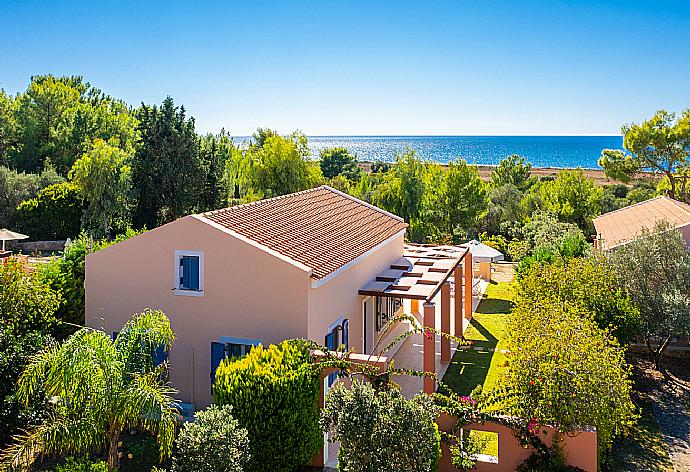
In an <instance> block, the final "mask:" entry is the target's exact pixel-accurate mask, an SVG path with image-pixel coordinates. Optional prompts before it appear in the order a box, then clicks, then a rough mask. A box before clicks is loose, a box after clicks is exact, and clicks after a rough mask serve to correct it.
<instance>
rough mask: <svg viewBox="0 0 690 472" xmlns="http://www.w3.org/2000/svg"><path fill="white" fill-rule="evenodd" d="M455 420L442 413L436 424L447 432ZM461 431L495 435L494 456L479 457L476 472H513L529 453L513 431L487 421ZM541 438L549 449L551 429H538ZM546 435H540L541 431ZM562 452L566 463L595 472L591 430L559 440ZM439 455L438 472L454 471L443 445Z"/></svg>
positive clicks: (593, 432) (594, 436) (595, 452)
mask: <svg viewBox="0 0 690 472" xmlns="http://www.w3.org/2000/svg"><path fill="white" fill-rule="evenodd" d="M456 421H457V418H453V417H450V416H448V415H445V414H442V415H441V416H440V417H439V418H438V420H437V421H436V422H437V423H438V425H439V429H440V430H441V431H446V432H448V431H451V429H452V428H453V425H455V423H456ZM464 429H465V430H475V431H488V432H492V433H496V434H498V457H497V460H496V458H494V457H492V456H486V457H482V462H477V465H476V467H475V469H473V470H476V471H478V472H510V471H514V470H515V469H516V468H517V466H518V465H520V464H521V463H522V462H524V460H525V459H527V458H528V457H529V456H530V455H531V454H532V452H533V451H532V450H530V449H525V448H523V447H522V446H520V443H519V442H518V440H517V438H516V437H515V436H514V435H513V431H512V430H511V429H510V428H508V427H506V426H504V425H502V424H498V423H493V422H489V421H487V422H486V423H482V424H470V425H468V426H466V427H465V428H464ZM541 430H542V433H540V434H541V439H542V441H543V442H544V443H545V444H546V445H548V446H550V445H551V439H552V438H553V433H554V432H555V430H554V429H553V428H550V427H542V428H541ZM544 430H546V431H547V434H546V435H544V434H543V431H544ZM563 445H564V451H565V454H566V457H567V460H568V463H569V464H570V465H572V466H575V467H579V468H581V469H583V470H585V471H587V472H596V471H597V433H596V431H594V430H589V431H581V432H579V433H577V434H576V435H573V436H569V435H566V436H565V437H564V439H563ZM442 450H443V453H442V456H441V462H440V472H457V470H458V469H456V468H455V467H453V465H452V464H451V462H450V452H449V451H448V447H447V446H446V445H442Z"/></svg>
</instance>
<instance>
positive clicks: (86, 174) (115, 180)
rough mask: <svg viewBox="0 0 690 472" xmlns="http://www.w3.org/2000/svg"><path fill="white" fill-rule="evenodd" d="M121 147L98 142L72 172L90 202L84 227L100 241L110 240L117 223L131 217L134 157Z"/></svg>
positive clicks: (78, 186)
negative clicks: (129, 212) (131, 165)
mask: <svg viewBox="0 0 690 472" xmlns="http://www.w3.org/2000/svg"><path fill="white" fill-rule="evenodd" d="M117 144H118V143H117V142H116V141H113V140H111V141H109V142H105V141H103V140H102V139H95V140H94V141H93V145H92V146H91V149H89V151H88V152H86V153H85V154H84V155H83V156H82V157H81V158H79V159H78V160H77V161H76V162H75V163H74V166H73V167H72V170H71V171H70V178H71V179H72V181H73V182H74V185H75V186H76V187H77V188H78V189H79V191H80V192H81V194H82V196H83V198H84V201H85V202H86V209H85V211H84V227H85V228H87V230H88V231H89V232H90V233H91V234H92V235H94V236H98V237H106V238H108V237H110V236H111V232H112V229H113V224H114V223H115V222H116V220H118V219H119V220H126V218H127V217H128V210H129V200H130V198H129V196H130V192H131V189H132V180H131V167H130V163H131V156H130V155H129V154H128V153H127V152H126V151H123V150H122V149H120V148H119V147H118V146H117Z"/></svg>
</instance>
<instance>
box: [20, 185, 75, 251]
mask: <svg viewBox="0 0 690 472" xmlns="http://www.w3.org/2000/svg"><path fill="white" fill-rule="evenodd" d="M83 212H84V205H83V203H82V199H81V195H80V193H79V191H78V190H77V189H76V187H75V186H74V185H73V184H71V183H69V182H63V183H60V184H54V185H50V186H49V187H46V188H44V189H43V190H41V191H40V192H38V196H37V197H36V198H32V199H29V200H25V201H23V202H21V203H20V204H19V206H18V207H17V216H16V217H17V225H18V226H19V229H20V231H22V232H24V233H26V234H28V235H29V236H30V237H31V239H32V240H34V241H54V240H62V239H67V238H74V237H75V236H77V235H78V234H79V229H80V227H81V217H82V213H83Z"/></svg>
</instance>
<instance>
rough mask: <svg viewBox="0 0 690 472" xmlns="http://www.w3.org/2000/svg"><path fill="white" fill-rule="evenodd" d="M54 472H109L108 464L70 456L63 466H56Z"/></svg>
mask: <svg viewBox="0 0 690 472" xmlns="http://www.w3.org/2000/svg"><path fill="white" fill-rule="evenodd" d="M52 472H108V463H107V462H105V461H100V460H99V461H92V460H90V459H85V458H76V457H71V456H70V457H68V458H66V459H65V462H64V463H63V464H60V465H57V466H55V467H54V468H53V469H52Z"/></svg>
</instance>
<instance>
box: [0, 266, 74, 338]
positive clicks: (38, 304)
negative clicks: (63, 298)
mask: <svg viewBox="0 0 690 472" xmlns="http://www.w3.org/2000/svg"><path fill="white" fill-rule="evenodd" d="M59 303H60V296H59V294H58V293H56V292H54V291H53V290H51V289H50V286H49V285H48V284H47V283H46V282H45V281H44V280H43V278H42V277H41V276H40V275H39V274H38V273H36V272H33V271H28V270H26V268H25V267H24V266H23V265H22V264H20V263H19V262H15V261H13V260H10V261H8V262H6V263H1V264H0V330H8V331H11V332H14V333H17V334H22V333H29V332H32V331H38V332H42V333H49V332H50V331H51V329H52V328H53V327H54V326H55V324H56V323H57V320H56V318H55V312H56V311H57V309H58V305H59Z"/></svg>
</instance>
